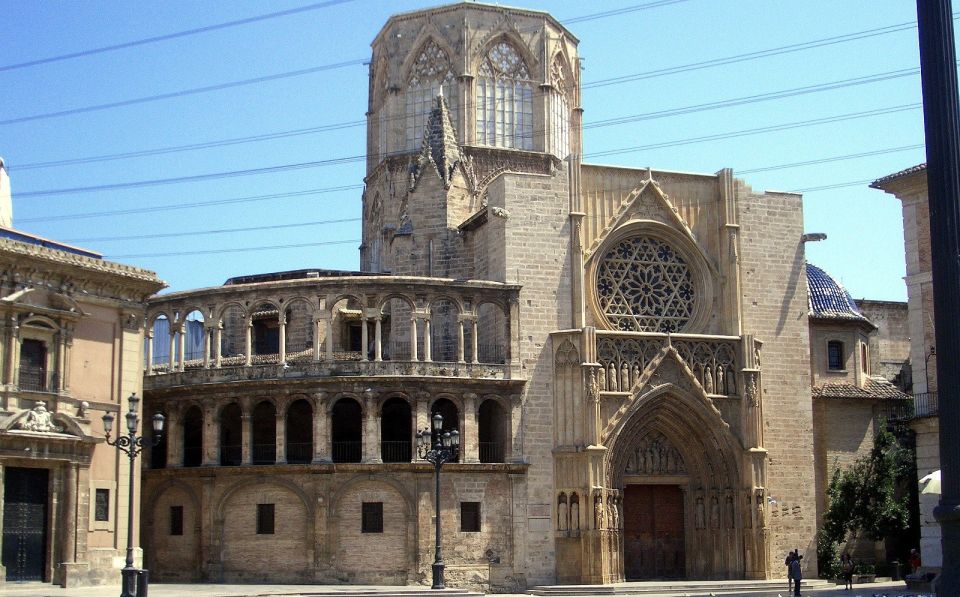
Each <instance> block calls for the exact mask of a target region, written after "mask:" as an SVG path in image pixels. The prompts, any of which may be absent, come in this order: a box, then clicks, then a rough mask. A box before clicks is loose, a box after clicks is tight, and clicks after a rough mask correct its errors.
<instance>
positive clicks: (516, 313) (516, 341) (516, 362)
mask: <svg viewBox="0 0 960 597" xmlns="http://www.w3.org/2000/svg"><path fill="white" fill-rule="evenodd" d="M508 323H509V324H510V325H509V330H510V358H509V359H507V363H508V364H509V365H510V369H511V371H513V370H515V369H517V370H519V367H520V301H519V299H517V298H512V299H510V320H509V322H508Z"/></svg>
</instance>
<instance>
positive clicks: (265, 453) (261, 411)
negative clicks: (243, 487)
mask: <svg viewBox="0 0 960 597" xmlns="http://www.w3.org/2000/svg"><path fill="white" fill-rule="evenodd" d="M276 461H277V408H276V407H275V406H274V405H273V402H270V401H269V400H264V401H262V402H260V403H258V404H257V405H256V406H255V407H254V408H253V463H254V464H274V463H275V462H276Z"/></svg>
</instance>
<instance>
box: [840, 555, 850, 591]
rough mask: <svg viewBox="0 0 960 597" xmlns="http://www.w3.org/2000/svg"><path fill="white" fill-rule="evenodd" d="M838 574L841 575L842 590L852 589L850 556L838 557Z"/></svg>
mask: <svg viewBox="0 0 960 597" xmlns="http://www.w3.org/2000/svg"><path fill="white" fill-rule="evenodd" d="M840 572H842V573H843V590H844V591H850V590H852V589H853V558H851V557H850V554H848V553H844V554H843V555H841V556H840Z"/></svg>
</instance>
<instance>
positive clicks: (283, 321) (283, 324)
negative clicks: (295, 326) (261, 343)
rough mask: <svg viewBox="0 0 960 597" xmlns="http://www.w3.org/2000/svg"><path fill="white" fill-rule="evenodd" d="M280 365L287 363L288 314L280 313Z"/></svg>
mask: <svg viewBox="0 0 960 597" xmlns="http://www.w3.org/2000/svg"><path fill="white" fill-rule="evenodd" d="M278 319H279V322H280V364H281V365H282V364H284V363H286V362H287V314H286V313H284V312H283V311H280V315H279V316H278Z"/></svg>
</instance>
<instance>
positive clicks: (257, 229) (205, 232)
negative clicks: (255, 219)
mask: <svg viewBox="0 0 960 597" xmlns="http://www.w3.org/2000/svg"><path fill="white" fill-rule="evenodd" d="M359 221H360V218H343V219H340V220H317V221H315V222H297V223H296V224H274V225H269V226H251V227H248V228H218V229H215V230H192V231H190V232H163V233H158V234H133V235H130V236H93V237H88V238H72V239H70V238H68V239H64V241H63V242H68V243H89V242H112V241H121V240H144V239H148V238H177V237H183V236H201V235H203V236H205V235H208V234H228V233H231V232H261V231H263V230H280V229H286V228H303V227H306V226H323V225H326V224H343V223H346V222H359Z"/></svg>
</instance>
